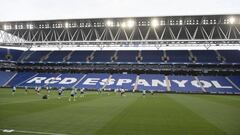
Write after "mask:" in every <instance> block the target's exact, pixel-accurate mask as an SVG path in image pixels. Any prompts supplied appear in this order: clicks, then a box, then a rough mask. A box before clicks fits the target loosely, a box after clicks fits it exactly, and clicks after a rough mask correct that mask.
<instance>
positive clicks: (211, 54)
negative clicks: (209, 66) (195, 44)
mask: <svg viewBox="0 0 240 135" xmlns="http://www.w3.org/2000/svg"><path fill="white" fill-rule="evenodd" d="M191 52H192V54H193V56H194V57H195V58H196V63H221V61H219V60H218V56H217V54H216V52H215V51H214V50H192V51H191Z"/></svg>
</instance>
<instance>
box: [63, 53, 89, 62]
mask: <svg viewBox="0 0 240 135" xmlns="http://www.w3.org/2000/svg"><path fill="white" fill-rule="evenodd" d="M91 54H92V51H76V52H73V53H72V55H71V56H70V58H69V59H68V60H67V61H68V62H83V63H84V62H87V59H88V58H90V57H89V56H91Z"/></svg>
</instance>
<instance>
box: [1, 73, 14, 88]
mask: <svg viewBox="0 0 240 135" xmlns="http://www.w3.org/2000/svg"><path fill="white" fill-rule="evenodd" d="M16 74H17V73H16V72H3V71H0V76H1V77H0V86H7V83H8V82H9V81H10V80H11V79H13V77H14V76H16Z"/></svg>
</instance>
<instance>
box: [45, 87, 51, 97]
mask: <svg viewBox="0 0 240 135" xmlns="http://www.w3.org/2000/svg"><path fill="white" fill-rule="evenodd" d="M46 90H47V94H48V95H49V94H50V88H49V87H48V86H47V87H46Z"/></svg>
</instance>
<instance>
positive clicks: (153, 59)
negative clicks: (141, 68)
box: [141, 51, 163, 63]
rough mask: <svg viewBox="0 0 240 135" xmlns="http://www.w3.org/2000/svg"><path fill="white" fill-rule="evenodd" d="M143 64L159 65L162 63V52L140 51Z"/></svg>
mask: <svg viewBox="0 0 240 135" xmlns="http://www.w3.org/2000/svg"><path fill="white" fill-rule="evenodd" d="M141 56H142V58H143V59H142V62H143V63H148V62H150V63H161V62H163V60H162V57H163V51H142V54H141Z"/></svg>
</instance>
